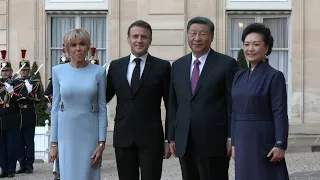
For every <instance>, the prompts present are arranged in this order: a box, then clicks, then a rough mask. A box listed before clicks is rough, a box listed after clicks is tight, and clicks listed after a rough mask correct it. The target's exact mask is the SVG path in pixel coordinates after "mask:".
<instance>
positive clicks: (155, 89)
mask: <svg viewBox="0 0 320 180" xmlns="http://www.w3.org/2000/svg"><path fill="white" fill-rule="evenodd" d="M127 40H128V43H129V45H130V46H131V54H130V55H129V56H126V57H123V58H120V59H118V60H114V61H112V62H111V63H110V66H109V70H108V75H107V92H106V97H107V102H109V101H110V100H111V99H112V98H113V96H114V95H116V96H117V107H116V116H115V119H114V121H115V125H114V134H113V146H114V148H115V154H116V161H117V168H118V175H119V179H120V180H139V168H140V169H141V178H142V180H157V179H158V180H160V179H161V173H162V161H163V158H169V157H170V151H169V144H168V141H167V131H165V135H164V133H163V127H162V121H161V100H162V98H163V100H164V103H165V107H167V102H168V96H169V86H170V73H171V65H170V63H169V62H168V61H165V60H162V59H159V58H156V57H153V56H151V55H150V54H149V53H148V48H149V46H150V44H151V41H152V29H151V26H150V25H149V24H148V23H147V22H145V21H142V20H139V21H136V22H134V23H133V24H131V25H130V27H129V28H128V38H127ZM165 127H167V121H166V123H165ZM165 129H166V130H167V128H165Z"/></svg>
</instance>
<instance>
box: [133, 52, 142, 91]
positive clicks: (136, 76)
mask: <svg viewBox="0 0 320 180" xmlns="http://www.w3.org/2000/svg"><path fill="white" fill-rule="evenodd" d="M134 61H135V62H136V66H135V67H134V69H133V72H132V77H131V89H132V91H133V92H136V91H137V90H138V88H139V85H140V62H141V59H139V58H136V59H134Z"/></svg>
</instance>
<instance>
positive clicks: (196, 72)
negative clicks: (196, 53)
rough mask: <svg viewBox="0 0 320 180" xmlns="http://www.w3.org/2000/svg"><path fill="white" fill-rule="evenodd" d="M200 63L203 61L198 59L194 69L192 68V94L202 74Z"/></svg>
mask: <svg viewBox="0 0 320 180" xmlns="http://www.w3.org/2000/svg"><path fill="white" fill-rule="evenodd" d="M200 63H201V62H200V61H199V60H198V59H196V60H195V61H194V66H193V70H192V74H191V90H192V94H193V93H194V91H195V90H196V87H197V83H198V80H199V74H200V69H199V65H200Z"/></svg>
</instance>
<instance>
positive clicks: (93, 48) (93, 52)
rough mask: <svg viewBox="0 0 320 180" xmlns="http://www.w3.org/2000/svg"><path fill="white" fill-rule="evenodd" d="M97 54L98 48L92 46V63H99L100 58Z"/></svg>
mask: <svg viewBox="0 0 320 180" xmlns="http://www.w3.org/2000/svg"><path fill="white" fill-rule="evenodd" d="M95 55H96V48H95V47H92V48H91V58H90V59H89V61H90V63H91V64H97V65H99V59H98V58H96V57H95Z"/></svg>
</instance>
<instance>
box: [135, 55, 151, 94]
mask: <svg viewBox="0 0 320 180" xmlns="http://www.w3.org/2000/svg"><path fill="white" fill-rule="evenodd" d="M152 60H153V57H152V56H151V55H150V54H148V56H147V60H146V64H145V65H144V69H143V72H142V76H141V78H140V84H139V87H138V89H137V90H136V91H135V92H133V95H135V94H136V93H137V92H138V91H139V90H140V88H141V86H142V85H143V83H144V81H145V80H146V78H147V77H148V74H149V72H150V69H151V66H152Z"/></svg>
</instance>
